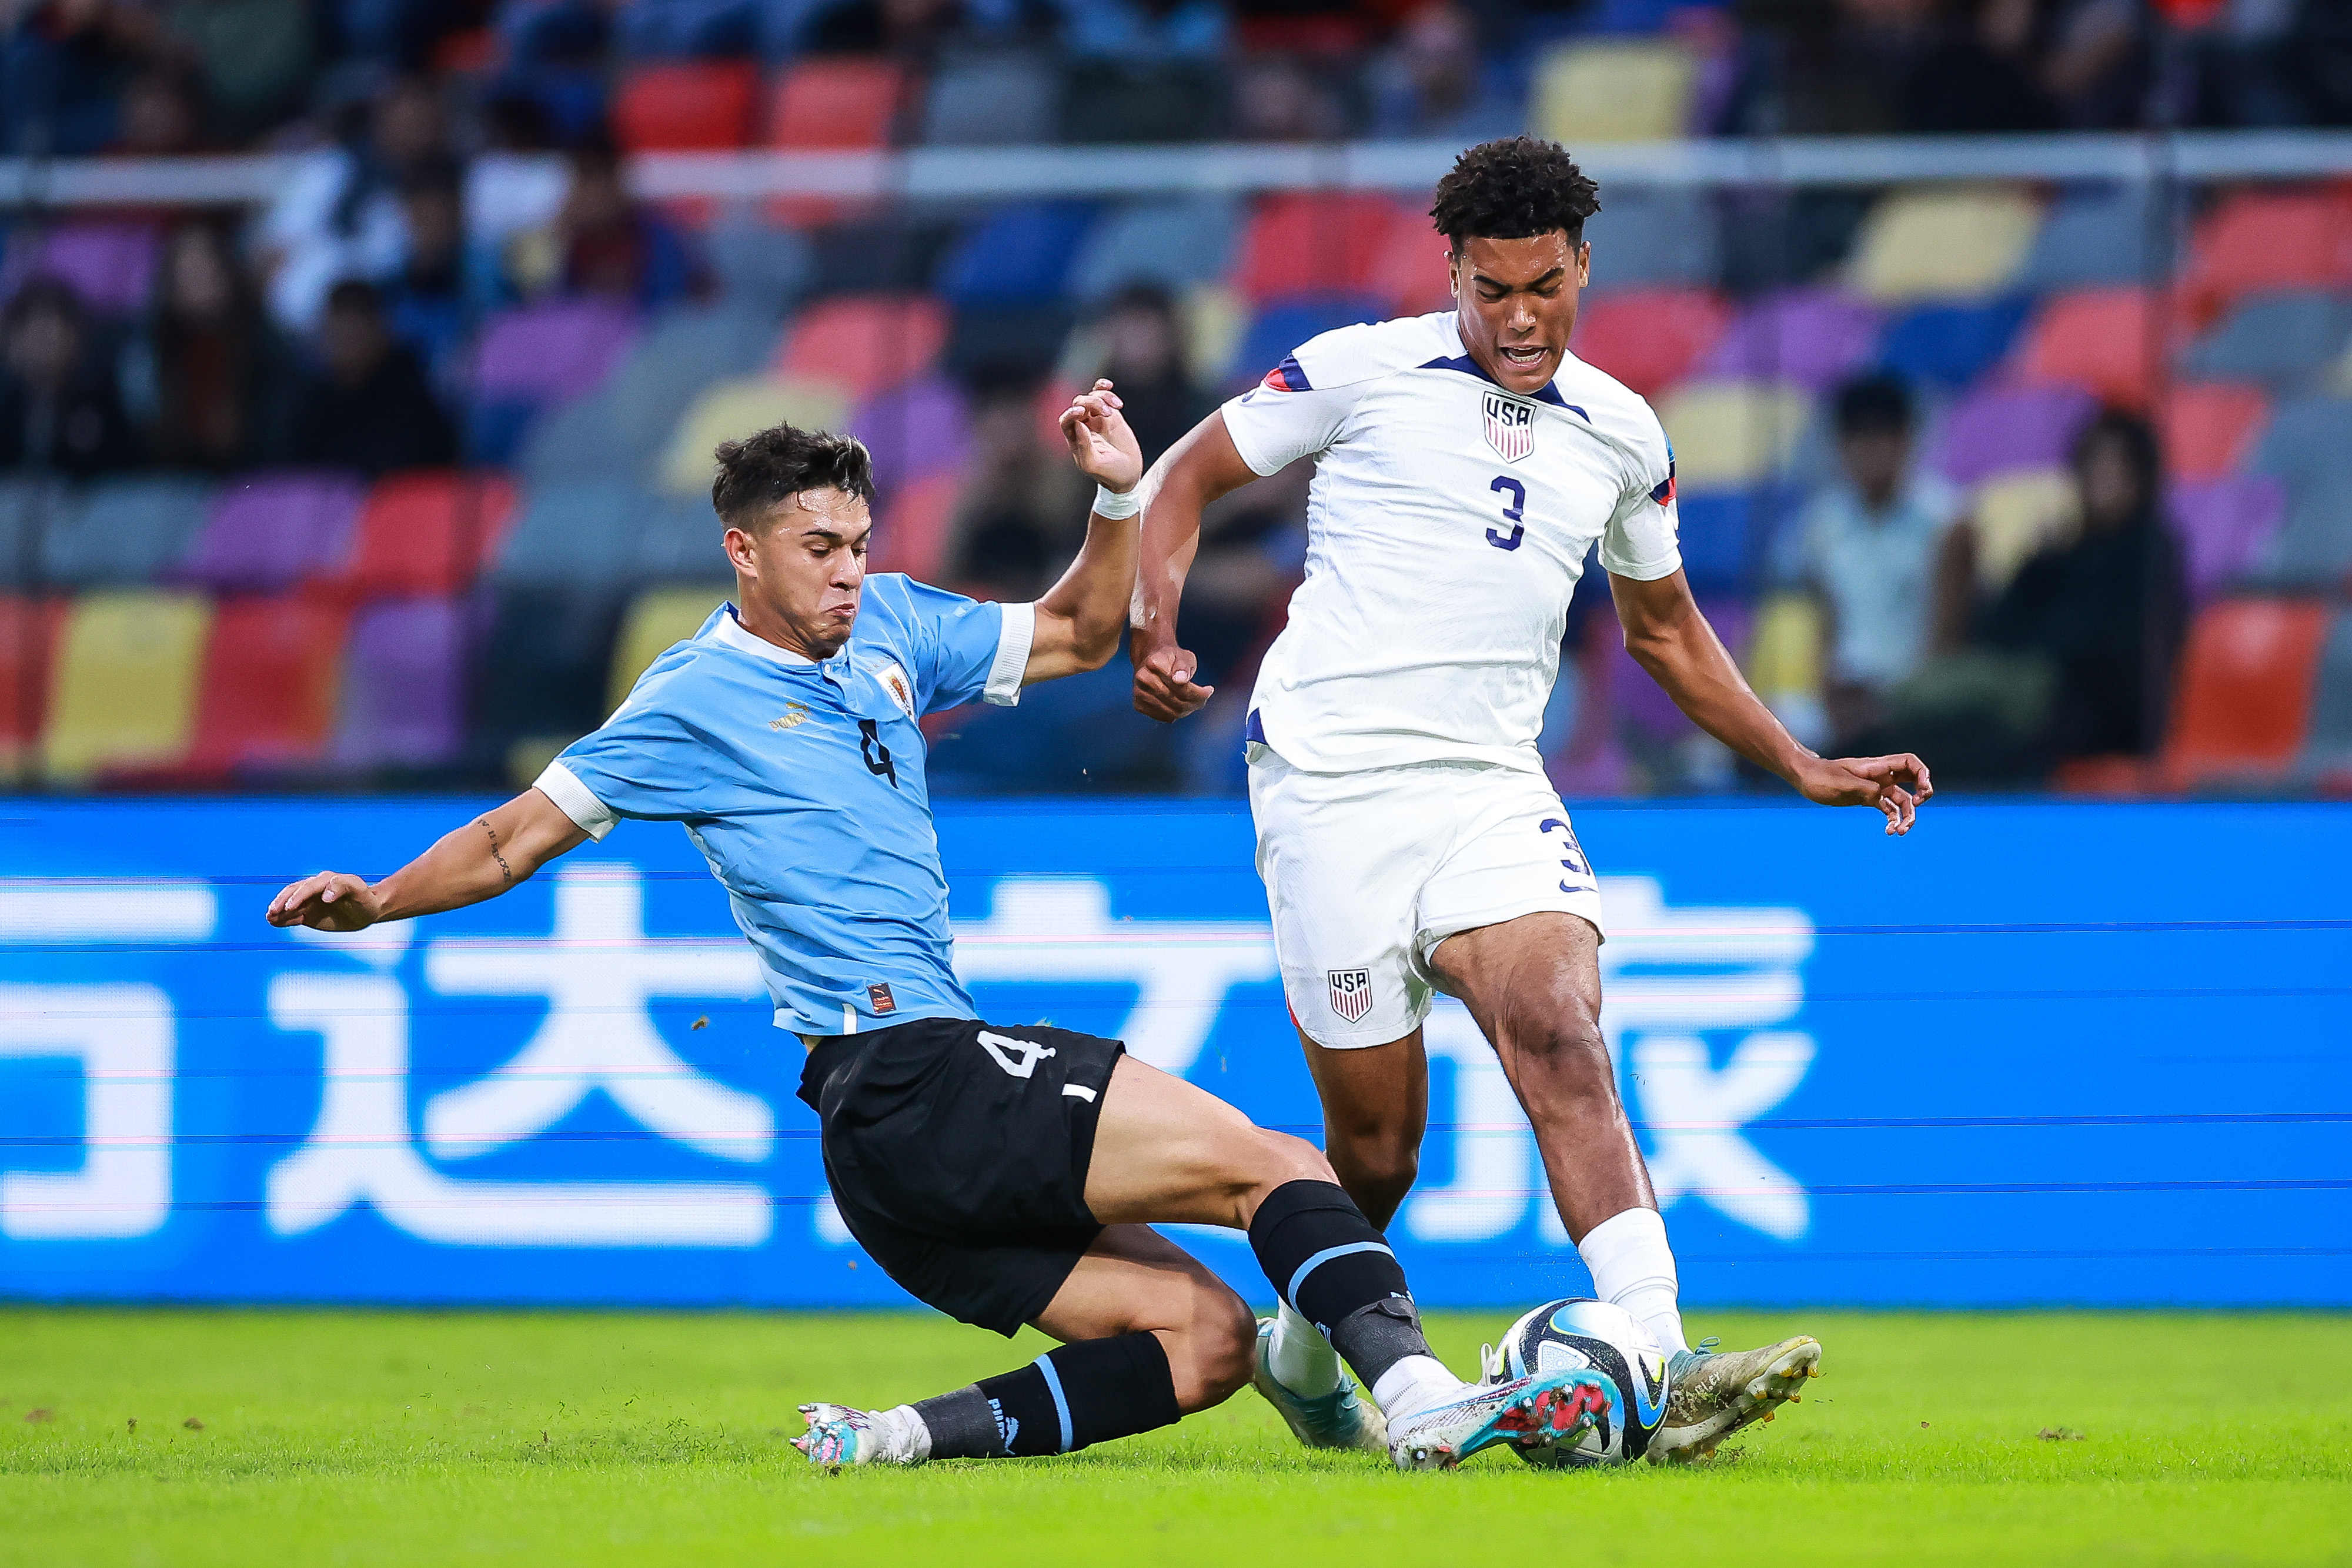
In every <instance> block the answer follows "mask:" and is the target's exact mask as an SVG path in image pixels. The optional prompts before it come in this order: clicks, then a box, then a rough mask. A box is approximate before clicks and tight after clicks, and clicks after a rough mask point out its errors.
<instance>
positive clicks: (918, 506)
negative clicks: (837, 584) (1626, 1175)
mask: <svg viewBox="0 0 2352 1568" xmlns="http://www.w3.org/2000/svg"><path fill="white" fill-rule="evenodd" d="M962 496H963V476H962V475H961V473H959V472H957V471H955V470H953V469H943V470H941V471H940V472H938V473H935V474H930V475H927V476H924V477H922V478H920V479H915V480H911V481H909V482H908V483H907V484H904V485H901V486H898V488H897V489H896V490H894V491H891V492H890V493H889V494H887V496H885V497H883V502H882V509H881V512H880V514H879V515H878V516H877V517H876V518H875V520H874V552H873V565H872V567H871V570H875V571H903V572H906V573H907V574H908V575H909V576H911V577H919V578H921V579H923V580H925V581H936V580H938V579H939V578H940V577H941V576H943V575H944V574H945V573H946V572H947V571H948V570H950V568H951V567H952V566H953V565H954V563H953V562H952V561H950V560H949V559H948V547H949V545H950V542H951V541H950V530H951V529H952V528H953V527H954V524H955V513H956V503H957V502H958V501H959V500H961V498H962Z"/></svg>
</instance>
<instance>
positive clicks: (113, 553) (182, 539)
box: [40, 476, 215, 587]
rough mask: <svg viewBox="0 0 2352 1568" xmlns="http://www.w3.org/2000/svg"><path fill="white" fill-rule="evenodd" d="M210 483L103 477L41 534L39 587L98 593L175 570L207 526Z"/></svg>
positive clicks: (69, 501)
mask: <svg viewBox="0 0 2352 1568" xmlns="http://www.w3.org/2000/svg"><path fill="white" fill-rule="evenodd" d="M214 489H215V486H214V485H213V483H212V481H210V480H208V479H196V478H188V477H179V476H157V477H154V478H150V479H102V480H100V481H99V482H98V483H96V484H94V485H92V486H89V489H88V490H87V491H86V492H84V493H83V495H82V497H81V500H80V502H79V505H77V504H75V502H74V500H73V497H72V496H71V494H70V493H68V496H67V498H66V504H65V506H64V507H63V508H62V509H61V510H59V511H58V512H57V513H56V514H54V515H53V516H52V517H50V518H49V519H48V522H47V528H45V529H44V530H43V532H42V535H41V541H40V542H41V555H40V562H41V573H40V580H41V581H42V582H44V583H54V584H58V585H60V586H73V587H96V586H100V585H101V584H129V583H142V582H153V581H156V580H159V579H160V578H162V577H163V576H164V575H165V574H166V573H168V572H169V571H170V570H172V569H173V567H175V566H177V565H178V564H179V562H180V559H181V558H182V557H184V555H186V553H187V550H188V545H189V541H191V540H192V539H194V538H195V537H196V535H197V534H198V532H200V531H201V530H202V529H203V528H204V526H205V516H206V514H207V513H209V512H210V511H211V509H212V499H213V492H214Z"/></svg>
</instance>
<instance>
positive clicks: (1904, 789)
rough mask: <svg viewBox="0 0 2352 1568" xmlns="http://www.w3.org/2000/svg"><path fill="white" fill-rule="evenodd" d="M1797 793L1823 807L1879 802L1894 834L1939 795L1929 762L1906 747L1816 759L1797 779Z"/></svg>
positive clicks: (1906, 827) (1906, 829)
mask: <svg viewBox="0 0 2352 1568" xmlns="http://www.w3.org/2000/svg"><path fill="white" fill-rule="evenodd" d="M1797 790H1798V793H1800V794H1801V795H1803V796H1804V798H1805V799H1806V800H1811V801H1813V802H1814V803H1815V804H1817V805H1822V806H1875V807H1877V808H1878V809H1879V810H1881V811H1883V812H1885V815H1886V831H1887V832H1888V833H1890V834H1892V835H1894V836H1895V837H1896V838H1900V837H1901V836H1902V835H1904V834H1905V833H1907V832H1909V831H1911V822H1912V820H1913V819H1914V818H1915V817H1916V816H1917V815H1918V812H1919V808H1920V807H1921V806H1924V805H1926V804H1927V800H1929V798H1930V797H1932V796H1933V795H1934V794H1935V793H1936V786H1935V784H1934V782H1933V781H1932V780H1931V779H1928V777H1927V764H1926V763H1924V762H1922V761H1920V760H1919V759H1918V758H1916V757H1914V756H1912V755H1911V754H1910V753H1909V752H1907V751H1906V752H1903V753H1901V754H1900V755H1898V756H1895V757H1836V758H1814V760H1813V763H1812V766H1811V767H1810V768H1807V769H1806V770H1805V772H1804V775H1803V777H1801V778H1800V779H1798V780H1797Z"/></svg>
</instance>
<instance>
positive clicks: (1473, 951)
mask: <svg viewBox="0 0 2352 1568" xmlns="http://www.w3.org/2000/svg"><path fill="white" fill-rule="evenodd" d="M1430 966H1431V967H1432V968H1433V970H1434V971H1435V972H1436V974H1437V976H1438V977H1439V978H1440V979H1441V980H1442V981H1443V982H1444V986H1445V988H1446V989H1447V990H1448V991H1450V992H1452V993H1453V994H1454V995H1455V996H1458V997H1460V998H1462V1001H1463V1003H1464V1005H1465V1006H1466V1007H1467V1008H1468V1009H1470V1014H1471V1016H1472V1017H1473V1018H1475V1019H1476V1020H1477V1022H1478V1027H1479V1028H1480V1029H1481V1030H1484V1031H1485V1032H1486V1039H1487V1040H1489V1041H1490V1042H1491V1043H1492V1044H1493V1045H1494V1048H1495V1053H1496V1057H1497V1058H1499V1059H1500V1061H1501V1062H1502V1066H1503V1071H1504V1074H1505V1075H1506V1076H1507V1078H1508V1079H1509V1080H1510V1082H1511V1088H1512V1090H1513V1092H1516V1093H1517V1095H1518V1099H1519V1103H1520V1105H1521V1106H1523V1107H1524V1108H1525V1109H1526V1111H1527V1113H1528V1124H1530V1125H1531V1126H1532V1127H1533V1128H1534V1129H1535V1134H1536V1147H1537V1149H1538V1152H1539V1153H1540V1154H1541V1155H1542V1156H1543V1163H1544V1171H1545V1174H1546V1175H1547V1176H1549V1179H1550V1184H1551V1192H1552V1199H1553V1201H1554V1202H1555V1203H1556V1204H1558V1205H1559V1217H1560V1219H1561V1221H1562V1223H1563V1224H1565V1225H1566V1227H1567V1228H1568V1234H1569V1238H1570V1240H1572V1241H1574V1242H1575V1243H1576V1249H1577V1251H1578V1252H1579V1253H1580V1255H1581V1256H1582V1257H1583V1259H1584V1261H1585V1265H1586V1267H1587V1268H1589V1269H1591V1270H1592V1284H1593V1291H1594V1293H1595V1294H1596V1295H1598V1296H1599V1297H1600V1298H1601V1300H1603V1301H1613V1302H1614V1303H1616V1304H1617V1305H1618V1306H1621V1307H1622V1308H1624V1309H1625V1310H1626V1311H1627V1312H1631V1313H1632V1314H1633V1317H1634V1318H1635V1319H1636V1320H1637V1321H1638V1322H1641V1324H1642V1325H1643V1327H1644V1328H1646V1329H1648V1330H1649V1331H1650V1333H1651V1335H1652V1336H1653V1337H1654V1338H1655V1339H1656V1340H1657V1342H1658V1344H1659V1347H1660V1348H1661V1349H1663V1350H1664V1351H1665V1352H1666V1354H1667V1364H1668V1371H1669V1389H1668V1394H1667V1399H1666V1417H1665V1425H1664V1427H1661V1428H1660V1430H1659V1433H1658V1436H1657V1437H1655V1438H1654V1440H1653V1441H1652V1443H1651V1445H1650V1453H1651V1455H1652V1457H1653V1458H1661V1459H1676V1458H1695V1457H1698V1456H1701V1455H1704V1454H1707V1453H1712V1452H1713V1451H1714V1448H1715V1446H1716V1445H1717V1443H1719V1442H1721V1441H1722V1440H1723V1439H1724V1438H1725V1437H1727V1436H1729V1435H1730V1434H1731V1433H1732V1432H1735V1431H1737V1430H1738V1428H1740V1427H1744V1426H1746V1425H1748V1423H1749V1422H1751V1421H1754V1420H1756V1419H1758V1418H1759V1417H1762V1418H1764V1419H1767V1420H1769V1419H1770V1417H1771V1413H1772V1409H1773V1407H1774V1406H1778V1405H1780V1403H1782V1402H1783V1401H1789V1400H1794V1399H1796V1398H1797V1397H1798V1395H1799V1391H1800V1390H1801V1389H1802V1387H1803V1386H1804V1383H1805V1379H1806V1378H1808V1377H1811V1376H1817V1375H1819V1373H1820V1364H1821V1354H1822V1352H1821V1346H1820V1345H1819V1344H1818V1343H1815V1342H1814V1341H1813V1340H1811V1339H1810V1338H1806V1337H1802V1336H1800V1337H1797V1338H1794V1339H1788V1340H1783V1341H1781V1342H1780V1343H1778V1344H1775V1345H1769V1346H1766V1347H1765V1348H1763V1349H1761V1350H1753V1351H1740V1352H1729V1353H1717V1352H1715V1351H1712V1350H1693V1349H1692V1348H1691V1346H1690V1343H1689V1342H1688V1341H1687V1340H1686V1339H1685V1337H1684V1333H1683V1322H1682V1312H1681V1308H1680V1303H1679V1301H1678V1299H1677V1292H1678V1290H1679V1281H1678V1280H1677V1278H1676V1274H1675V1255H1674V1250H1673V1249H1672V1248H1670V1247H1669V1246H1668V1245H1667V1244H1666V1227H1665V1221H1664V1218H1661V1217H1660V1215H1659V1213H1658V1209H1657V1200H1656V1198H1655V1197H1654V1196H1653V1194H1652V1192H1651V1189H1650V1173H1649V1168H1648V1166H1646V1165H1645V1164H1644V1163H1643V1159H1642V1151H1641V1145H1639V1144H1638V1143H1636V1142H1635V1141H1634V1137H1633V1124H1632V1123H1631V1122H1629V1121H1628V1120H1627V1119H1626V1115H1625V1107H1624V1103H1623V1102H1622V1100H1621V1099H1620V1098H1619V1097H1618V1093H1617V1081H1616V1075H1615V1073H1614V1071H1612V1068H1611V1065H1610V1061H1609V1046H1608V1042H1607V1041H1606V1040H1605V1039H1604V1038H1603V1037H1602V1035H1601V965H1600V934H1599V933H1598V932H1597V931H1595V930H1594V929H1593V928H1592V926H1591V925H1589V924H1587V923H1586V922H1585V921H1584V920H1582V919H1580V918H1579V917H1578V916H1576V915H1565V914H1559V913H1557V912H1547V913H1542V914H1535V915H1521V916H1519V917H1518V918H1517V919H1515V920H1508V921H1505V922H1502V923H1501V924H1499V925H1487V926H1481V927H1478V928H1476V929H1474V930H1469V931H1464V932H1461V933H1459V934H1457V935H1455V936H1449V937H1447V938H1446V939H1445V940H1444V941H1443V942H1441V943H1440V944H1438V946H1437V947H1436V949H1435V951H1434V952H1433V953H1432V954H1431V956H1430Z"/></svg>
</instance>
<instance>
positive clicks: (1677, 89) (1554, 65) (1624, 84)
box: [1535, 38, 1698, 148]
mask: <svg viewBox="0 0 2352 1568" xmlns="http://www.w3.org/2000/svg"><path fill="white" fill-rule="evenodd" d="M1697 83H1698V62H1697V61H1696V59H1694V58H1693V57H1692V56H1691V52H1690V50H1689V49H1688V48H1687V47H1685V46H1684V45H1682V44H1680V43H1677V42H1675V40H1673V39H1671V38H1622V39H1610V40H1608V41H1606V42H1597V43H1582V44H1563V45H1561V46H1560V47H1558V48H1556V49H1554V50H1552V51H1551V53H1550V54H1549V55H1548V56H1546V57H1545V58H1544V62H1543V64H1542V65H1541V66H1539V67H1538V68H1537V76H1536V93H1535V124H1536V132H1537V134H1538V135H1540V136H1548V137H1549V138H1550V139H1551V140H1553V141H1559V142H1562V143H1565V144H1566V145H1568V146H1569V147H1571V148H1574V147H1581V146H1584V145H1587V144H1589V143H1591V142H1594V141H1668V140H1671V139H1673V138H1675V137H1678V136H1681V135H1683V134H1685V132H1686V131H1688V130H1689V129H1690V110H1691V94H1692V92H1693V90H1694V89H1696V86H1697Z"/></svg>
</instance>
